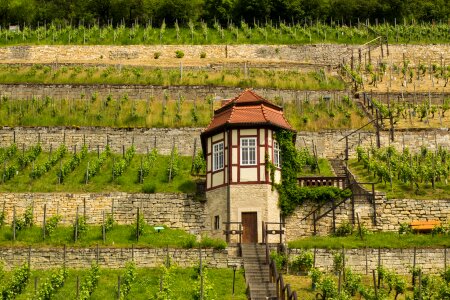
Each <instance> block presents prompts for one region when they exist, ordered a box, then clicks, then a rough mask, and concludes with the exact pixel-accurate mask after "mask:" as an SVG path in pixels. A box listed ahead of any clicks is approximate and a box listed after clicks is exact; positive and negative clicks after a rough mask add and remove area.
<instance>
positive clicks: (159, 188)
mask: <svg viewBox="0 0 450 300" xmlns="http://www.w3.org/2000/svg"><path fill="white" fill-rule="evenodd" d="M71 155H72V154H66V155H65V157H64V158H63V163H64V162H65V161H67V160H68V159H69V157H70V156H71ZM48 156H49V154H48V153H41V154H40V155H39V156H38V158H37V161H36V162H35V166H37V165H39V164H41V163H43V162H44V161H45V160H47V158H48ZM121 157H122V156H121V155H119V154H112V155H111V156H110V157H109V158H108V159H107V160H106V162H105V163H104V165H103V166H102V167H101V169H100V172H99V174H98V175H96V176H95V177H92V178H91V179H90V180H89V183H88V184H85V173H86V169H87V164H88V162H89V161H94V160H95V159H96V158H97V153H96V152H95V153H94V152H92V153H89V154H88V156H87V157H85V158H84V159H83V160H82V161H81V163H80V165H79V166H78V167H77V168H76V169H75V170H74V171H73V172H72V173H70V174H69V175H68V176H67V178H65V180H64V182H63V183H62V184H58V172H59V163H57V164H56V165H55V166H54V167H53V168H51V169H50V170H49V171H48V172H47V173H45V174H44V175H43V176H42V177H41V178H39V179H32V178H30V176H29V174H30V172H31V171H32V168H33V165H32V164H30V165H29V166H28V167H26V168H25V169H23V170H19V171H18V174H17V175H16V176H14V178H12V179H11V180H9V181H6V182H4V183H2V184H0V192H69V193H70V192H74V193H76V192H102V191H108V192H115V191H120V192H131V193H137V192H144V191H145V190H146V189H147V188H148V187H151V190H152V192H182V193H194V192H195V191H196V185H195V180H196V177H194V176H191V174H190V171H191V162H192V158H191V157H182V156H181V157H180V160H179V164H180V165H179V166H180V167H179V174H178V175H176V176H175V177H174V178H173V180H172V181H170V182H169V181H168V176H167V168H168V165H169V162H170V159H171V157H170V156H162V155H160V156H158V159H157V162H156V163H155V164H154V166H153V168H151V172H150V174H149V175H148V176H147V177H145V179H144V182H143V183H139V179H138V178H139V177H138V174H139V169H140V165H141V158H143V159H144V157H145V155H142V154H136V155H135V156H134V158H133V159H132V161H131V163H130V165H129V167H128V168H127V169H126V170H125V172H124V173H123V174H122V176H120V177H118V178H115V179H114V180H113V178H112V165H113V162H114V159H116V161H118V160H119V159H120V158H121ZM11 164H16V160H15V159H13V160H11V161H8V163H7V165H11Z"/></svg>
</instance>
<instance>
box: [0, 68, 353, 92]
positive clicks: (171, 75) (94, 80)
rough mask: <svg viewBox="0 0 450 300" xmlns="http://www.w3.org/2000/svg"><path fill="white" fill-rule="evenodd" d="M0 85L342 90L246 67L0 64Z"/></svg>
mask: <svg viewBox="0 0 450 300" xmlns="http://www.w3.org/2000/svg"><path fill="white" fill-rule="evenodd" d="M0 83H4V84H10V83H37V84H140V85H164V86H177V85H187V86H193V85H195V86H198V85H207V86H231V87H242V88H247V87H254V88H258V87H260V88H276V89H293V90H343V89H345V83H344V82H343V81H342V80H341V79H340V78H339V77H337V76H332V75H325V73H324V72H323V71H322V70H321V71H318V72H301V71H294V70H276V71H275V70H262V69H256V68H249V69H248V72H247V75H246V74H245V73H244V72H243V71H242V70H241V69H239V68H236V69H224V70H208V71H205V70H185V71H184V72H183V76H182V77H181V76H180V71H179V69H178V68H176V69H161V68H142V67H121V68H120V69H119V68H117V67H114V66H109V67H97V66H95V67H92V66H91V67H84V66H81V65H77V66H70V67H66V66H63V67H60V68H57V69H52V67H50V66H48V65H41V64H35V65H33V66H23V65H9V64H7V65H0Z"/></svg>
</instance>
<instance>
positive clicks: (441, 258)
mask: <svg viewBox="0 0 450 300" xmlns="http://www.w3.org/2000/svg"><path fill="white" fill-rule="evenodd" d="M302 251H305V250H301V249H290V250H289V259H290V260H292V259H294V258H295V256H297V255H298V254H299V253H301V252H302ZM308 251H313V250H308ZM337 252H341V253H342V250H334V251H333V250H327V249H317V250H316V267H317V268H319V269H320V270H323V271H327V272H332V271H333V255H334V254H335V253H337ZM446 257H447V259H446ZM448 258H450V251H448V249H444V248H440V249H439V248H438V249H428V248H426V249H416V267H420V268H421V269H422V271H423V273H424V274H438V273H440V272H442V271H443V270H445V267H448V266H449V264H447V265H446V260H447V261H448ZM378 261H380V262H381V265H382V266H384V267H385V268H387V269H389V270H395V271H396V272H397V273H399V274H410V269H411V267H412V266H413V265H414V249H383V248H382V249H379V250H378V249H371V248H368V249H345V266H346V268H350V269H352V271H354V272H356V273H359V274H371V273H372V270H376V268H377V266H378Z"/></svg>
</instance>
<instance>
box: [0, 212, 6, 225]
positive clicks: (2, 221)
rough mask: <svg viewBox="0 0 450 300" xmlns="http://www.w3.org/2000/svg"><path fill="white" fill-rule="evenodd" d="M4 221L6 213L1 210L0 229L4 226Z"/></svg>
mask: <svg viewBox="0 0 450 300" xmlns="http://www.w3.org/2000/svg"><path fill="white" fill-rule="evenodd" d="M5 220H6V212H5V211H4V210H2V211H1V212H0V228H2V227H3V225H5Z"/></svg>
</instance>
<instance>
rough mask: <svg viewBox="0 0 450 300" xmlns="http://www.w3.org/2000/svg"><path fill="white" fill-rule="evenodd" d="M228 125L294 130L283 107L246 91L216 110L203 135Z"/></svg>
mask: <svg viewBox="0 0 450 300" xmlns="http://www.w3.org/2000/svg"><path fill="white" fill-rule="evenodd" d="M227 124H228V125H230V124H234V125H239V124H241V125H250V124H254V125H272V126H275V127H281V128H285V129H288V130H293V128H292V126H291V125H290V124H289V122H288V121H287V120H286V119H285V117H284V115H283V109H282V108H281V107H279V106H276V105H274V104H273V103H271V102H269V101H267V100H266V99H264V98H262V97H261V96H259V95H258V94H255V93H254V92H253V91H251V90H245V91H244V92H242V93H241V94H240V95H239V96H237V97H236V98H234V99H231V100H229V101H228V102H226V103H225V104H224V105H223V106H222V107H221V108H219V109H218V110H216V111H215V112H214V118H213V119H212V121H211V123H210V124H209V125H208V127H207V128H206V129H205V131H204V132H203V134H205V133H207V132H210V131H213V130H215V129H218V128H220V127H222V126H225V125H227Z"/></svg>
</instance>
